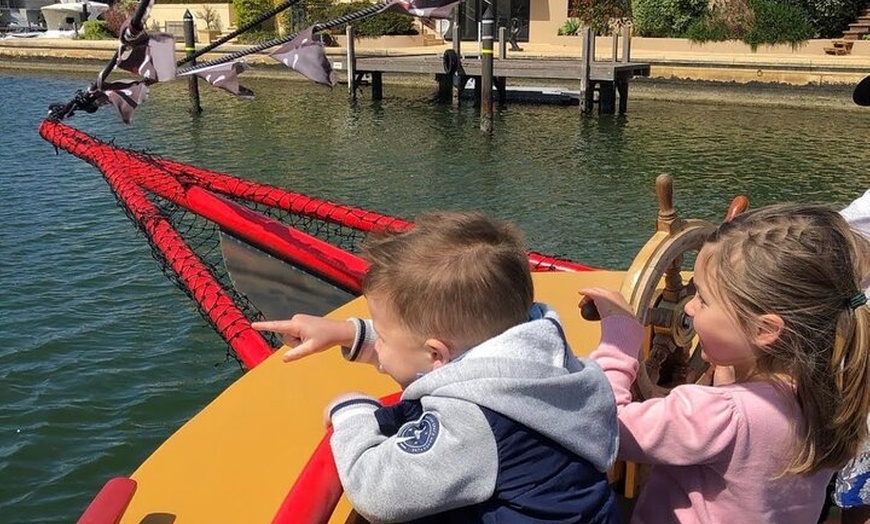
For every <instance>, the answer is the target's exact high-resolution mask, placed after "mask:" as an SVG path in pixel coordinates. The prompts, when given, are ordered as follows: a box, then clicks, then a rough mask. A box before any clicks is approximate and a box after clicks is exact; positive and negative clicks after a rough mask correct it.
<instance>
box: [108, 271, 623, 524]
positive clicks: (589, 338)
mask: <svg viewBox="0 0 870 524" xmlns="http://www.w3.org/2000/svg"><path fill="white" fill-rule="evenodd" d="M624 275H625V274H624V273H622V272H610V271H595V272H588V273H560V272H553V273H536V274H534V279H535V292H536V296H537V300H539V301H541V302H546V303H548V304H550V305H551V306H553V307H554V308H555V309H556V310H557V311H558V312H559V314H560V315H561V317H562V320H563V322H564V325H565V333H566V336H567V337H568V341H569V342H570V343H571V346H572V347H573V348H574V350H575V352H576V353H577V354H578V355H581V356H582V355H586V354H588V352H589V351H590V350H591V349H592V348H594V347H595V345H596V344H597V342H598V338H599V334H600V332H599V324H598V323H596V322H588V321H585V320H583V319H581V318H580V316H579V314H578V310H577V303H578V301H579V298H580V297H579V295H578V294H577V291H578V290H579V289H581V288H583V287H591V286H598V287H606V288H609V289H619V287H620V285H621V284H622V282H623V278H624ZM367 312H368V310H367V306H366V303H365V300H364V299H363V298H360V299H356V300H353V301H351V302H349V303H348V304H346V305H345V306H342V307H341V308H339V309H337V310H335V311H334V312H332V313H331V315H330V316H332V317H334V318H341V319H343V318H347V317H350V316H367V314H368V313H367ZM397 390H398V387H397V386H396V385H395V383H393V382H392V380H390V378H389V377H387V376H385V375H380V374H378V373H377V372H376V371H375V370H374V369H373V368H372V367H371V366H366V365H359V364H351V363H348V362H345V361H344V360H343V359H342V357H341V355H340V353H339V352H338V351H326V352H324V353H322V354H320V355H316V356H312V357H309V358H307V359H303V360H301V361H298V362H294V363H292V364H285V363H283V362H281V358H280V356H279V354H278V353H276V354H275V355H273V356H272V357H270V358H269V359H267V360H266V361H264V362H263V363H262V364H260V365H259V366H257V367H256V368H254V369H253V370H251V371H249V372H248V373H246V374H245V375H243V376H242V377H241V378H240V379H239V380H237V381H236V382H235V383H234V384H232V385H231V386H230V387H229V388H227V389H226V390H225V391H224V392H222V393H221V394H220V395H219V396H218V397H217V398H216V399H215V400H214V401H212V402H211V403H210V404H209V405H208V406H206V407H205V409H203V410H202V411H201V412H200V413H199V414H197V415H196V416H195V417H193V418H192V419H191V420H190V421H188V422H187V423H186V424H185V425H184V426H183V427H182V428H181V429H179V430H178V431H177V432H176V433H175V434H174V435H172V436H171V437H170V438H169V439H167V440H166V442H164V443H163V444H162V445H161V446H160V447H159V448H158V449H157V450H156V451H155V452H154V454H152V455H151V457H149V458H148V459H147V460H146V461H145V462H144V463H143V464H142V465H141V466H140V467H139V469H138V470H136V472H135V473H133V475H132V478H133V479H134V480H136V482H137V483H138V489H137V491H136V494H135V495H134V496H133V499H132V501H131V502H130V505H129V507H128V508H127V510H126V512H125V514H124V517H123V519H122V520H121V522H122V523H125V524H186V523H261V522H271V521H272V518H273V517H274V516H275V513H276V512H277V511H278V508H279V507H280V506H281V503H282V502H283V500H284V498H285V496H286V495H287V492H288V491H289V490H290V488H291V487H292V486H293V484H294V482H295V480H296V478H297V476H298V474H299V472H300V471H301V470H302V468H303V467H304V466H305V464H306V462H307V461H308V459H309V457H310V456H311V453H312V451H313V450H314V449H315V448H316V447H317V444H318V443H319V442H320V440H321V438H322V437H323V435H324V425H323V408H324V407H325V406H326V405H327V403H328V402H329V401H330V400H332V399H333V398H334V397H335V396H337V395H338V394H340V393H343V392H347V391H363V392H365V393H368V394H371V395H375V396H384V395H387V394H389V393H393V392H395V391H397ZM310 496H311V497H312V498H315V497H318V496H320V495H319V494H318V493H311V494H310ZM349 512H350V505H349V504H348V502H347V500H346V499H345V498H344V497H343V498H342V499H341V501H340V502H339V505H338V507H337V509H336V511H335V513H334V514H333V517H332V519H331V520H330V523H336V524H338V523H344V522H345V520H346V519H347V517H348V514H349Z"/></svg>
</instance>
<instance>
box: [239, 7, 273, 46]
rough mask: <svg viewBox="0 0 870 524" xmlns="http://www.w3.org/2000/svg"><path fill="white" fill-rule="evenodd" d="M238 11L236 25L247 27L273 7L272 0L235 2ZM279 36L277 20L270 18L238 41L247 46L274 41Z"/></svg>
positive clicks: (241, 36) (242, 35)
mask: <svg viewBox="0 0 870 524" xmlns="http://www.w3.org/2000/svg"><path fill="white" fill-rule="evenodd" d="M233 7H234V8H235V10H236V23H237V24H238V26H239V27H242V26H245V25H247V24H249V23H251V22H253V21H254V20H256V19H257V17H258V16H260V15H262V14H263V13H265V12H267V11H270V10H271V9H272V7H273V5H272V2H271V0H233ZM277 36H278V32H277V27H276V25H275V18H274V17H272V18H269V19H267V20H266V21H264V22H261V23H259V24H257V25H256V26H254V27H252V28H251V29H250V30H248V31H246V32H245V33H243V34H241V35H239V37H238V40H239V42H241V43H245V44H256V43H260V42H265V41H267V40H272V39H273V38H276V37H277Z"/></svg>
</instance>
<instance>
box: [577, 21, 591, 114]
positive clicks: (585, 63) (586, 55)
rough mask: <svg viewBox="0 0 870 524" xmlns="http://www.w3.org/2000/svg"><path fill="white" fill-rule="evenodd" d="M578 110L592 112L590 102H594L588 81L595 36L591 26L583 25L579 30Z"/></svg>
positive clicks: (586, 112) (585, 112)
mask: <svg viewBox="0 0 870 524" xmlns="http://www.w3.org/2000/svg"><path fill="white" fill-rule="evenodd" d="M580 45H581V46H582V47H581V50H580V111H581V112H582V113H583V114H589V113H591V112H592V104H593V102H594V97H595V93H594V90H593V86H592V82H590V73H591V70H592V59H593V57H594V55H595V37H594V36H593V34H592V28H590V27H588V26H584V27H583V28H582V29H581V30H580Z"/></svg>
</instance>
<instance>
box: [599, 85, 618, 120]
mask: <svg viewBox="0 0 870 524" xmlns="http://www.w3.org/2000/svg"><path fill="white" fill-rule="evenodd" d="M615 112H616V88H615V86H614V85H613V82H599V84H598V114H599V115H612V114H613V113H615Z"/></svg>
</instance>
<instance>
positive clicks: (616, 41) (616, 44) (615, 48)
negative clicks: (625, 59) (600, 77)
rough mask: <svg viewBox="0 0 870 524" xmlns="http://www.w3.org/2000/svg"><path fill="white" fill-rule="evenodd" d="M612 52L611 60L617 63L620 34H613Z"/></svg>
mask: <svg viewBox="0 0 870 524" xmlns="http://www.w3.org/2000/svg"><path fill="white" fill-rule="evenodd" d="M610 51H611V53H610V56H611V60H613V61H614V62H616V60H617V58H618V57H619V33H618V32H616V31H614V32H613V49H611V50H610Z"/></svg>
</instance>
